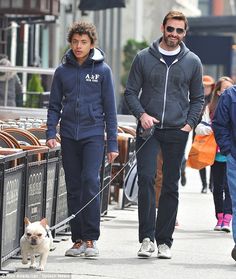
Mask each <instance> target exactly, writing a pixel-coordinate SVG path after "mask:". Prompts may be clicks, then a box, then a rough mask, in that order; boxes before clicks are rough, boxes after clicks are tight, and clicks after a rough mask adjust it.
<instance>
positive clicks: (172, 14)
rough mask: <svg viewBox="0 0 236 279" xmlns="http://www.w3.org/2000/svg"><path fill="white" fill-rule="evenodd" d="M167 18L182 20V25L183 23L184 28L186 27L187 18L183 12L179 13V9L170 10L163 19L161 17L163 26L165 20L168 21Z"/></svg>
mask: <svg viewBox="0 0 236 279" xmlns="http://www.w3.org/2000/svg"><path fill="white" fill-rule="evenodd" d="M169 19H177V20H183V21H184V25H185V27H184V28H185V30H187V29H188V20H187V18H186V16H185V15H184V14H183V13H181V12H179V11H170V12H169V13H168V14H167V15H166V16H165V17H164V19H163V22H162V24H163V26H165V25H166V23H167V21H168V20H169Z"/></svg>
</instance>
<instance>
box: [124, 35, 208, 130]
mask: <svg viewBox="0 0 236 279" xmlns="http://www.w3.org/2000/svg"><path fill="white" fill-rule="evenodd" d="M160 40H161V39H160ZM158 44H159V41H155V42H153V43H152V45H151V46H150V47H148V48H145V49H143V50H142V51H140V52H139V53H138V54H137V55H136V57H135V58H134V61H133V63H132V66H131V70H130V74H129V78H128V81H127V85H126V90H125V94H124V96H125V100H126V103H127V105H128V107H129V109H130V111H131V112H132V113H133V115H134V116H135V117H136V118H137V119H139V118H140V115H141V114H142V113H143V112H146V113H147V114H149V115H151V116H153V117H155V118H156V119H158V120H159V121H160V122H159V123H158V124H157V127H158V128H161V129H175V128H182V127H183V126H184V125H185V124H189V125H190V126H191V127H194V126H196V125H197V123H198V119H199V115H200V112H201V109H202V106H203V103H204V91H203V84H202V64H201V61H200V59H199V57H198V56H197V55H195V54H194V53H193V52H191V51H190V50H189V49H188V48H187V47H186V46H185V44H184V43H183V42H181V44H180V47H181V51H180V53H179V54H178V56H177V58H176V59H175V61H174V62H173V63H172V64H171V65H170V66H169V67H168V66H167V64H166V63H165V61H164V60H163V58H162V56H161V54H160V52H159V50H158Z"/></svg>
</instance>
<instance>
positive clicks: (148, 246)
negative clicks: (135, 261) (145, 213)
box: [138, 237, 155, 258]
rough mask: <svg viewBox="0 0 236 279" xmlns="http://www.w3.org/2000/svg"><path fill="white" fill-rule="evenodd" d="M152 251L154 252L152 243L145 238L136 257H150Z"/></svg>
mask: <svg viewBox="0 0 236 279" xmlns="http://www.w3.org/2000/svg"><path fill="white" fill-rule="evenodd" d="M154 251H155V246H154V243H153V242H152V241H151V240H150V238H148V237H146V238H144V239H143V242H142V244H141V247H140V249H139V251H138V257H144V258H148V257H151V255H152V253H153V252H154Z"/></svg>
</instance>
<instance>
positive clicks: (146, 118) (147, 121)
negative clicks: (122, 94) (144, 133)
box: [139, 112, 160, 130]
mask: <svg viewBox="0 0 236 279" xmlns="http://www.w3.org/2000/svg"><path fill="white" fill-rule="evenodd" d="M139 120H140V121H141V125H142V127H143V128H144V129H145V130H146V129H148V128H151V127H152V126H153V125H154V124H155V123H159V122H160V121H159V120H157V119H156V118H155V117H152V116H150V115H149V114H147V113H146V112H144V113H143V114H142V116H141V117H140V118H139Z"/></svg>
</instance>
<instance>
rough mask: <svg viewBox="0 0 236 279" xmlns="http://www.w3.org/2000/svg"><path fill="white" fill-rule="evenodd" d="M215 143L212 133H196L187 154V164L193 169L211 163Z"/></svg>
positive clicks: (214, 154)
mask: <svg viewBox="0 0 236 279" xmlns="http://www.w3.org/2000/svg"><path fill="white" fill-rule="evenodd" d="M216 149H217V144H216V141H215V137H214V133H211V134H210V135H196V136H195V137H194V140H193V143H192V146H191V149H190V151H189V154H188V159H187V166H188V167H191V168H193V169H197V170H200V169H203V168H205V167H207V166H211V165H213V163H214V161H215V156H216Z"/></svg>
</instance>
